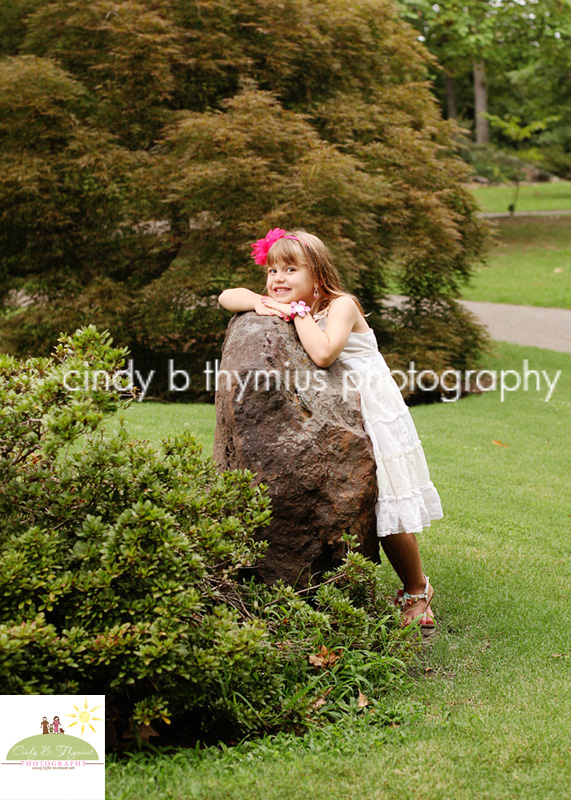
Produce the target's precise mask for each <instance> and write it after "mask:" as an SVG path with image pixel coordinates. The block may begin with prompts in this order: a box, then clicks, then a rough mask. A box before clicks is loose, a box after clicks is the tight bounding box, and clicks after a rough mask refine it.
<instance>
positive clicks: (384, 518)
mask: <svg viewBox="0 0 571 800" xmlns="http://www.w3.org/2000/svg"><path fill="white" fill-rule="evenodd" d="M252 257H253V258H254V259H255V261H256V263H257V264H260V265H266V268H267V283H266V288H267V295H260V294H256V292H252V291H250V290H249V289H244V288H237V289H227V290H226V291H224V292H222V294H221V295H220V297H219V298H218V299H219V302H220V304H221V305H222V306H223V307H224V308H226V309H228V311H233V312H239V311H255V312H256V313H257V314H261V315H265V316H272V315H275V316H279V317H281V318H282V319H284V320H287V321H288V322H293V324H294V325H295V328H296V331H297V334H298V336H299V339H300V341H301V344H302V345H303V347H304V348H305V350H306V352H307V354H308V355H309V357H310V358H311V359H312V360H313V361H314V362H315V364H316V365H317V366H318V367H329V366H330V365H331V364H332V363H333V362H334V361H335V360H336V359H337V360H339V362H340V364H341V366H342V367H343V368H344V369H346V370H348V371H349V372H350V373H351V377H352V378H353V380H354V383H355V384H356V387H357V388H358V390H359V392H360V396H361V410H362V414H363V425H364V428H365V430H366V432H367V434H368V435H369V437H370V439H371V442H372V445H373V451H374V454H375V461H376V464H377V483H378V490H379V491H378V499H377V503H376V508H375V510H376V515H377V534H378V536H379V537H380V538H381V544H382V547H383V550H384V552H385V555H386V556H387V558H388V560H389V562H390V564H391V565H392V567H393V568H394V570H395V572H396V573H397V575H398V576H399V578H400V579H401V580H402V582H403V588H402V589H401V590H400V591H399V593H398V595H397V600H396V601H395V602H397V604H398V605H400V606H401V608H402V611H403V624H405V625H408V624H410V623H411V622H413V621H414V620H417V619H418V620H419V623H420V626H421V627H422V628H426V629H429V628H434V627H435V622H434V617H433V615H432V611H431V608H430V601H431V599H432V596H433V593H434V591H433V588H432V586H431V585H430V583H429V580H428V578H427V577H426V576H425V574H424V571H423V568H422V562H421V559H420V552H419V548H418V542H417V540H416V536H415V535H414V534H415V533H418V532H419V531H421V530H422V529H423V527H426V526H428V525H430V521H431V520H433V519H440V518H441V517H442V507H441V505H440V498H439V496H438V493H437V491H436V489H435V488H434V485H433V484H432V482H431V481H430V476H429V474H428V468H427V466H426V460H425V457H424V453H423V450H422V446H421V443H420V440H419V438H418V434H417V432H416V429H415V427H414V423H413V421H412V417H411V415H410V412H409V410H408V408H407V406H406V404H405V402H404V400H403V399H402V395H401V393H400V390H399V388H398V386H397V385H396V383H395V381H394V380H393V378H392V377H391V375H390V371H389V368H388V367H387V365H386V363H385V360H384V359H383V357H382V355H381V354H380V352H379V350H378V348H377V342H376V339H375V335H374V333H373V331H372V329H371V328H369V326H368V325H367V321H366V320H365V316H364V314H363V309H362V308H361V306H360V304H359V302H358V301H357V300H356V298H354V297H352V296H351V295H349V294H347V293H346V292H344V291H343V287H342V285H341V281H340V278H339V275H338V273H337V270H336V269H335V266H334V265H333V262H332V260H331V256H330V254H329V251H328V250H327V248H326V246H325V245H324V244H323V242H322V241H321V239H318V238H317V236H313V235H312V234H310V233H307V232H306V231H303V230H296V231H293V232H291V233H288V232H287V231H285V230H282V229H280V228H275V229H274V230H271V231H269V233H268V234H267V235H266V236H265V237H264V238H263V239H259V240H258V241H257V242H256V243H255V244H253V245H252Z"/></svg>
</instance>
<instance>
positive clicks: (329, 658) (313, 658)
mask: <svg viewBox="0 0 571 800" xmlns="http://www.w3.org/2000/svg"><path fill="white" fill-rule="evenodd" d="M340 658H341V656H340V655H339V654H338V653H336V652H335V650H328V649H327V647H325V645H324V644H322V645H321V647H320V648H319V653H314V654H312V655H310V656H308V661H309V663H310V664H312V665H313V666H314V667H332V666H333V664H335V662H336V661H338V660H339V659H340Z"/></svg>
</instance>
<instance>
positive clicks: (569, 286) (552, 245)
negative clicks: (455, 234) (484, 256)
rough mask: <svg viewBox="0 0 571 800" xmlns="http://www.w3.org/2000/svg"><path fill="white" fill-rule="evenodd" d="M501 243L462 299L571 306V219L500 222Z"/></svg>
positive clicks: (527, 219)
mask: <svg viewBox="0 0 571 800" xmlns="http://www.w3.org/2000/svg"><path fill="white" fill-rule="evenodd" d="M496 228H497V242H496V244H495V245H494V246H493V247H492V249H491V251H490V254H489V258H488V263H487V264H486V265H484V266H481V267H478V268H477V270H476V272H475V274H474V277H473V279H472V281H471V284H470V286H468V287H466V288H464V289H463V291H462V298H463V299H464V300H483V301H487V302H490V303H515V304H516V305H529V306H544V307H548V308H549V307H552V308H571V216H569V217H527V218H521V217H513V218H510V219H501V220H496Z"/></svg>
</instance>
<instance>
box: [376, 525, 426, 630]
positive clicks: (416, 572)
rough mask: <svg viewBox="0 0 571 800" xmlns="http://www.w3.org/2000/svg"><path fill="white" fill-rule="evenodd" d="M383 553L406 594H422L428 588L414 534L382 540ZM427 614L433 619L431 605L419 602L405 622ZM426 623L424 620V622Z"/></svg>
mask: <svg viewBox="0 0 571 800" xmlns="http://www.w3.org/2000/svg"><path fill="white" fill-rule="evenodd" d="M381 545H382V548H383V551H384V553H385V555H386V557H387V559H388V561H389V563H390V564H391V566H392V568H393V569H394V571H395V572H396V573H397V575H398V576H399V578H400V579H401V581H402V582H403V586H404V590H405V592H408V593H409V594H422V593H423V592H424V589H425V586H426V579H425V577H424V570H423V568H422V561H421V558H420V550H419V548H418V542H417V539H416V536H415V535H414V533H394V534H391V535H390V536H383V537H382V538H381ZM425 614H428V616H430V617H432V612H431V609H430V605H429V604H428V603H427V602H426V600H419V601H418V602H417V603H414V605H412V606H409V607H408V608H407V609H406V611H405V614H404V622H405V623H406V624H408V623H409V622H412V621H413V620H414V619H416V618H417V617H424V616H425ZM422 621H423V622H424V619H423V620H422Z"/></svg>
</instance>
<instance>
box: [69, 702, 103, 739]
mask: <svg viewBox="0 0 571 800" xmlns="http://www.w3.org/2000/svg"><path fill="white" fill-rule="evenodd" d="M74 708H75V710H76V711H77V712H78V713H77V714H66V717H75V722H72V723H71V725H68V730H69V728H73V726H74V725H77V724H79V723H81V735H82V736H83V731H84V730H85V726H86V725H89V727H90V728H91V730H92V731H93V733H97V731H96V730H95V728H94V727H93V725H92V724H91V722H92V721H94V722H102V721H103V720H102V719H101V717H93V716H92V714H93V712H94V711H97V709H98V708H101V706H95V708H92V709H91V710H90V711H88V710H87V698H85V705H84V706H83V711H80V710H79V708H78V707H77V706H74Z"/></svg>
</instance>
